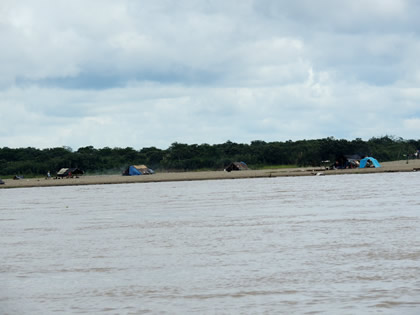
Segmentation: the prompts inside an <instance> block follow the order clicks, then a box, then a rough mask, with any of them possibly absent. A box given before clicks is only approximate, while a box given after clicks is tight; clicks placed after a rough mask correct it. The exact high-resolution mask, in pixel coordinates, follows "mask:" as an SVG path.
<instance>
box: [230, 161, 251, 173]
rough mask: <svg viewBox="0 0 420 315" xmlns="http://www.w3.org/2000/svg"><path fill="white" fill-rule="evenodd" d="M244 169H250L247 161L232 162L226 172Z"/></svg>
mask: <svg viewBox="0 0 420 315" xmlns="http://www.w3.org/2000/svg"><path fill="white" fill-rule="evenodd" d="M243 170H248V165H246V163H245V162H232V163H230V164H229V165H228V166H226V168H225V171H226V172H230V171H243Z"/></svg>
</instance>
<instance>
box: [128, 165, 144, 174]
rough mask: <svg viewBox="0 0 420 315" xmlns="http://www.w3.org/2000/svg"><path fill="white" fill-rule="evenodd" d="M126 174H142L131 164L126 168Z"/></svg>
mask: <svg viewBox="0 0 420 315" xmlns="http://www.w3.org/2000/svg"><path fill="white" fill-rule="evenodd" d="M128 175H130V176H134V175H142V174H141V172H140V171H139V170H138V169H136V168H135V167H134V166H133V165H131V166H130V167H129V168H128Z"/></svg>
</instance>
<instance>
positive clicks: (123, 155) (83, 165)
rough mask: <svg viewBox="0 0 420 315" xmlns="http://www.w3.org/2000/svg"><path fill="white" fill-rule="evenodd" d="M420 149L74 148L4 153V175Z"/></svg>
mask: <svg viewBox="0 0 420 315" xmlns="http://www.w3.org/2000/svg"><path fill="white" fill-rule="evenodd" d="M418 149H420V140H404V139H402V138H395V137H392V136H384V137H378V138H371V139H369V140H367V141H364V140H362V139H360V138H356V139H354V140H345V139H335V138H333V137H328V138H323V139H315V140H299V141H291V140H289V141H285V142H280V141H275V142H265V141H261V140H257V141H252V142H251V143H250V144H244V143H235V142H231V141H227V142H225V143H223V144H213V145H210V144H205V143H204V144H184V143H177V142H175V143H173V144H172V145H171V146H170V147H169V148H167V149H159V148H156V147H146V148H141V149H139V150H136V149H134V148H131V147H127V148H109V147H105V148H100V149H96V148H94V147H93V146H87V147H81V148H79V149H77V151H74V150H73V149H72V148H70V147H57V148H47V149H37V148H33V147H28V148H8V147H3V148H0V175H2V176H10V175H25V176H37V175H45V174H46V173H47V172H48V171H50V172H51V173H52V174H54V173H55V172H57V171H58V170H59V169H60V168H63V167H78V168H80V169H82V170H84V171H85V172H86V173H87V174H112V173H114V174H115V173H119V172H121V171H123V170H124V169H125V168H126V167H127V166H129V165H132V164H145V165H147V166H148V167H150V168H152V169H154V170H157V171H194V170H204V169H206V170H222V169H223V168H224V167H225V166H226V165H228V164H229V163H230V162H233V161H244V162H246V163H247V164H248V166H250V168H254V169H255V168H264V167H270V166H279V165H289V166H319V165H320V164H321V163H322V162H323V161H327V160H328V161H331V163H333V162H334V161H335V159H336V158H337V157H338V156H341V155H347V154H359V155H360V156H373V157H375V158H376V159H378V160H379V161H392V160H401V159H406V158H408V157H409V156H410V155H412V154H413V153H414V152H416V150H418Z"/></svg>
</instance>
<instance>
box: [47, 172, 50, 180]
mask: <svg viewBox="0 0 420 315" xmlns="http://www.w3.org/2000/svg"><path fill="white" fill-rule="evenodd" d="M50 178H51V173H50V171H48V172H47V179H50Z"/></svg>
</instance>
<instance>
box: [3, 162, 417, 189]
mask: <svg viewBox="0 0 420 315" xmlns="http://www.w3.org/2000/svg"><path fill="white" fill-rule="evenodd" d="M381 165H382V167H381V168H365V169H344V170H326V169H324V168H322V167H302V168H287V169H265V170H248V171H232V172H224V171H205V172H168V173H156V174H154V175H143V176H122V175H119V174H118V175H96V176H89V175H85V176H80V177H78V178H63V179H53V178H51V179H45V178H29V179H26V178H23V179H20V180H13V179H3V181H4V182H5V184H3V185H0V189H7V188H24V187H47V186H70V185H104V184H123V183H150V182H170V181H193V180H215V179H238V178H263V177H280V176H322V175H339V174H369V173H386V172H413V171H420V159H418V160H409V161H408V163H407V161H406V160H401V161H393V162H383V163H381Z"/></svg>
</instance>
